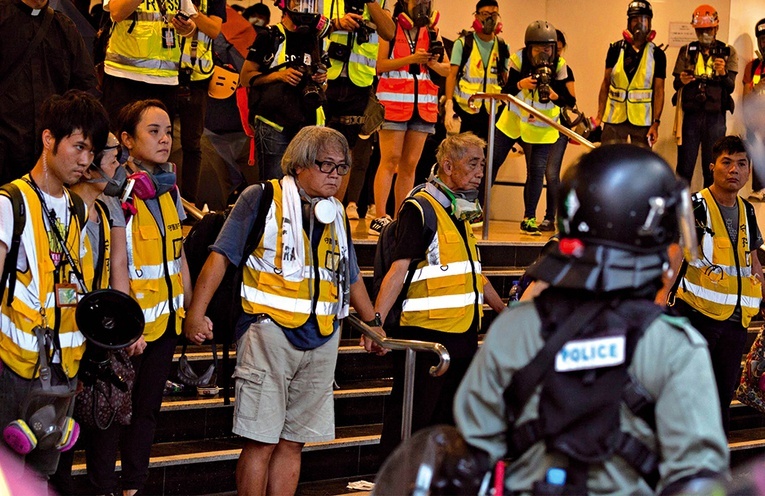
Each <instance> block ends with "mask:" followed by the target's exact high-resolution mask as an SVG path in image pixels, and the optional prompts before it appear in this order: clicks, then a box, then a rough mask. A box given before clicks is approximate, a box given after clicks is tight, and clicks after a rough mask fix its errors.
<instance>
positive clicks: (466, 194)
mask: <svg viewBox="0 0 765 496" xmlns="http://www.w3.org/2000/svg"><path fill="white" fill-rule="evenodd" d="M433 182H434V183H435V184H436V186H438V189H440V190H441V191H442V192H443V193H444V194H445V195H446V197H447V198H449V201H451V204H452V215H453V216H454V218H455V219H457V220H462V221H468V222H470V221H473V220H476V219H478V218H480V217H481V215H483V209H482V208H481V204H480V203H479V202H478V190H477V189H471V190H467V191H459V192H455V191H452V190H451V189H449V187H448V186H447V185H446V184H444V182H443V181H442V180H441V179H439V178H438V177H435V178H434V179H433Z"/></svg>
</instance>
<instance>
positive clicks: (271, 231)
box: [242, 179, 348, 336]
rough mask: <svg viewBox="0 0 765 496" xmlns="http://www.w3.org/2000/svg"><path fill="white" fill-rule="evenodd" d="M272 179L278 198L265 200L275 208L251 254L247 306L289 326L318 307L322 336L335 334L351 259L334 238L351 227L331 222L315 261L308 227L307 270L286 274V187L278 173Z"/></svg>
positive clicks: (244, 283) (245, 275) (247, 267)
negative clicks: (343, 273) (343, 270)
mask: <svg viewBox="0 0 765 496" xmlns="http://www.w3.org/2000/svg"><path fill="white" fill-rule="evenodd" d="M271 182H272V183H273V185H274V198H273V201H272V203H271V205H270V206H266V205H261V206H260V208H268V209H269V210H268V215H267V217H266V226H265V229H264V231H263V237H262V238H261V240H260V243H259V244H258V247H257V248H255V251H253V252H252V253H250V254H249V255H248V258H247V263H246V265H245V268H244V271H243V273H242V308H243V310H244V312H245V313H249V314H258V313H265V314H268V315H269V316H270V317H271V318H272V319H273V320H274V321H275V322H276V323H277V324H279V325H280V326H282V327H286V328H288V329H296V328H298V327H300V326H302V325H303V324H305V323H306V321H307V320H308V318H309V317H310V316H311V314H312V313H315V314H316V320H317V321H318V324H319V332H320V333H321V335H322V336H329V335H330V334H332V332H334V322H335V320H336V316H337V315H338V313H340V311H341V310H342V306H343V303H342V294H340V293H341V289H340V284H339V278H340V272H339V269H340V267H341V264H343V263H348V260H341V256H340V253H339V251H333V249H332V244H331V240H332V239H338V237H339V236H346V233H345V232H335V227H334V224H333V223H332V224H327V225H325V226H324V233H323V234H322V237H321V242H320V243H319V247H318V250H317V255H316V259H315V260H314V261H313V263H312V258H313V257H312V256H311V252H312V250H311V242H310V240H309V239H308V236H307V235H306V234H305V232H304V231H303V232H302V234H303V245H304V247H305V260H304V267H303V272H302V274H299V275H297V276H296V277H294V278H291V279H287V278H285V277H284V276H283V275H282V258H283V256H284V253H283V252H282V248H283V244H282V235H283V233H284V230H283V229H282V223H283V219H284V218H283V214H282V208H283V205H282V187H281V184H280V183H279V181H278V180H276V179H272V180H271ZM343 222H344V223H345V221H343ZM301 231H302V230H301ZM335 249H337V246H335ZM245 255H247V254H245ZM316 263H318V264H319V267H318V274H319V285H318V294H316V291H315V288H316V283H315V277H316V273H315V270H316V269H315V268H314V264H316ZM311 296H313V301H312V299H311Z"/></svg>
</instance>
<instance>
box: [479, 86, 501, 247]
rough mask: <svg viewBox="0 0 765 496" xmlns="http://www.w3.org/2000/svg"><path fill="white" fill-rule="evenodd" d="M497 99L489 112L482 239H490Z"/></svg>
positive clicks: (493, 100)
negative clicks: (490, 205) (490, 203)
mask: <svg viewBox="0 0 765 496" xmlns="http://www.w3.org/2000/svg"><path fill="white" fill-rule="evenodd" d="M496 114H497V100H495V99H494V98H492V99H491V110H490V112H489V135H488V136H489V143H488V148H489V149H488V152H487V156H486V175H485V176H484V178H483V180H484V184H485V187H484V194H483V231H482V233H481V239H489V218H490V217H491V216H490V215H489V208H490V207H489V202H491V186H492V182H493V181H492V180H491V178H492V176H494V125H495V124H496V119H497V118H496Z"/></svg>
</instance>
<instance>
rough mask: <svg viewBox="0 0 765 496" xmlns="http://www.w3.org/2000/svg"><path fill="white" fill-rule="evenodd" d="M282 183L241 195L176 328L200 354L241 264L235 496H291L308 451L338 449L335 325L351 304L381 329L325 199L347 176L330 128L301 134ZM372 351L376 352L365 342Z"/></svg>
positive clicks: (340, 214) (339, 211)
mask: <svg viewBox="0 0 765 496" xmlns="http://www.w3.org/2000/svg"><path fill="white" fill-rule="evenodd" d="M282 163H283V171H284V177H283V178H282V179H281V180H277V179H273V180H271V181H270V183H271V186H272V187H273V197H272V200H271V202H270V204H266V203H265V202H263V201H262V200H263V197H264V196H263V195H264V189H263V187H262V186H261V185H254V186H252V187H250V188H247V189H246V190H244V192H242V195H241V196H240V197H239V200H237V202H236V205H235V206H234V209H233V210H232V211H231V214H230V215H229V216H228V218H227V219H226V223H225V224H224V226H223V229H222V230H221V232H220V235H219V236H218V239H217V240H216V241H215V244H214V245H213V246H212V248H211V253H210V256H209V257H208V259H207V262H206V263H205V265H204V267H203V268H202V271H201V273H200V275H199V278H198V279H197V286H196V291H195V292H194V296H193V298H192V301H191V306H190V308H189V311H188V315H187V317H186V321H185V324H184V333H185V334H186V337H187V338H188V339H190V340H192V341H194V342H196V343H201V342H202V341H204V340H205V339H206V338H212V335H213V334H212V330H211V329H210V328H209V327H208V324H207V323H206V320H205V312H206V311H207V306H208V305H209V303H210V299H211V297H212V295H213V293H214V292H215V290H216V289H217V287H218V285H220V282H221V280H222V278H223V275H224V273H225V271H226V267H227V266H228V265H229V264H230V263H232V264H236V265H239V264H240V262H241V260H242V258H243V257H246V259H247V262H246V265H245V266H244V269H243V274H242V291H241V294H242V309H243V310H244V312H243V314H242V317H241V319H240V320H239V323H238V325H237V328H236V336H237V340H238V341H237V350H238V351H237V357H236V360H237V364H236V370H235V371H234V377H236V406H235V409H234V410H235V414H234V429H233V430H234V433H235V434H238V435H240V436H243V437H244V438H246V440H245V445H244V448H243V450H242V454H241V455H240V457H239V464H238V465H237V473H236V481H237V489H238V494H240V495H242V496H250V495H256V496H260V495H262V494H294V492H295V490H296V489H297V482H298V476H299V474H300V455H301V450H302V448H303V445H304V444H305V443H307V442H318V441H329V440H332V439H334V437H335V430H334V407H333V399H332V382H333V378H334V373H335V362H336V360H337V346H338V342H339V339H340V336H339V335H340V333H339V331H338V327H339V324H340V319H342V318H344V317H345V316H346V315H348V304H349V303H350V304H351V305H353V307H354V309H355V310H356V312H357V313H358V315H359V318H361V319H362V320H364V321H367V322H368V323H369V325H370V326H373V327H374V328H376V330H377V332H379V333H381V334H383V335H384V333H383V331H382V329H381V328H380V327H379V326H380V323H379V319H378V318H377V317H376V316H375V313H374V309H373V307H372V303H371V302H370V301H369V296H368V295H367V290H366V287H365V286H364V281H363V280H362V279H361V277H359V270H358V264H357V263H356V253H355V250H354V248H353V243H352V242H351V238H350V231H349V230H348V227H347V226H348V224H347V219H346V218H345V210H344V209H343V205H342V204H341V203H340V202H339V201H338V200H336V199H335V198H333V195H334V194H335V193H336V192H337V188H338V187H339V186H340V177H341V176H343V175H345V174H347V173H348V171H349V170H350V154H349V150H348V142H347V141H346V140H345V138H344V137H343V135H342V134H340V133H339V132H338V131H335V130H334V129H329V128H325V127H318V126H306V127H304V128H303V129H301V130H300V131H299V132H298V133H297V135H296V136H295V138H294V139H293V140H292V142H291V143H290V145H289V146H288V147H287V150H286V151H285V153H284V161H283V162H282ZM260 209H268V216H267V217H266V220H265V226H264V228H263V229H264V230H263V235H262V238H261V239H260V241H259V243H258V246H257V247H256V248H255V250H254V251H253V252H252V253H243V250H244V247H245V243H246V239H247V236H246V235H243V233H247V232H250V230H251V229H253V224H254V222H255V220H256V219H257V217H258V212H259V211H260ZM365 346H367V350H368V351H376V352H382V351H383V350H380V349H377V348H374V347H373V346H372V343H369V342H367V343H365Z"/></svg>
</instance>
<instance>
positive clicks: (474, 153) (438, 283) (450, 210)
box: [375, 133, 504, 453]
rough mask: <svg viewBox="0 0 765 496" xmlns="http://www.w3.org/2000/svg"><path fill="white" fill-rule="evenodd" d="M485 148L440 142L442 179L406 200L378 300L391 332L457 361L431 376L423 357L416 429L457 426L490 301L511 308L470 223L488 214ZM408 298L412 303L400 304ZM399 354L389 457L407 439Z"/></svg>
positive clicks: (388, 418)
mask: <svg viewBox="0 0 765 496" xmlns="http://www.w3.org/2000/svg"><path fill="white" fill-rule="evenodd" d="M485 147H486V142H485V141H484V140H482V139H481V138H479V137H477V136H475V135H474V134H472V133H462V134H457V135H452V136H448V137H447V138H446V139H445V140H444V141H443V142H442V143H441V145H439V148H438V151H437V152H436V158H437V160H438V172H437V175H436V177H434V178H432V179H431V180H430V181H429V182H427V183H426V184H425V185H423V186H422V187H420V188H419V191H418V192H417V193H416V194H415V196H414V197H410V198H409V199H407V200H405V201H404V203H403V205H402V207H401V210H400V211H399V213H398V216H397V219H398V220H397V222H398V226H397V227H396V240H397V242H396V245H395V248H394V251H393V257H392V258H393V263H392V264H391V267H390V269H389V271H388V273H387V274H386V275H385V278H384V279H383V281H382V285H381V286H380V291H379V293H378V295H377V300H376V302H375V310H376V311H377V312H378V313H379V314H380V316H381V318H382V320H383V322H386V327H387V326H388V324H390V328H388V331H387V332H388V333H389V334H390V335H392V336H394V335H395V336H396V337H398V338H401V339H416V340H421V341H430V342H436V343H441V344H443V345H444V346H446V349H447V350H448V351H449V355H450V357H451V362H450V365H449V370H448V371H447V372H446V374H444V375H443V376H441V377H431V376H430V374H429V373H428V369H429V368H430V366H431V365H432V363H429V361H428V360H425V359H423V360H417V364H416V366H417V370H416V372H415V390H416V391H417V395H416V397H415V398H414V402H415V403H414V411H413V417H412V429H413V430H418V429H421V428H423V427H427V426H429V425H435V424H452V425H453V424H454V419H453V417H452V410H451V404H452V400H453V398H454V394H455V392H456V391H457V386H458V385H459V383H460V380H461V379H462V376H463V374H464V373H465V370H467V367H468V365H469V364H470V361H471V360H472V358H473V355H474V354H475V352H476V350H477V348H478V332H479V331H480V329H481V319H482V317H483V303H484V302H486V303H488V304H489V305H490V306H491V308H492V309H493V310H494V311H495V312H497V313H499V312H501V311H502V310H503V309H504V304H503V303H502V300H501V299H500V297H499V295H498V294H497V292H496V291H495V290H494V288H493V287H492V285H491V283H490V282H489V280H488V279H487V278H486V277H485V276H483V275H482V274H481V259H480V256H479V253H478V247H477V245H476V238H475V236H474V235H473V230H472V229H471V227H470V221H471V220H473V219H475V218H477V217H478V216H480V215H481V214H482V212H481V207H480V204H479V203H478V202H477V198H476V197H477V195H478V186H479V185H480V184H481V180H482V179H483V172H484V166H485V163H486V158H485V156H484V149H485ZM423 203H424V204H423ZM425 208H428V210H430V211H431V212H435V226H431V225H429V224H430V222H428V221H427V220H426V219H428V218H429V217H430V216H429V215H427V214H425V211H424V209H425ZM434 228H435V229H434ZM412 273H413V274H414V275H413V276H412V277H411V280H410V281H409V282H408V283H407V278H408V276H411V275H412ZM402 293H403V294H404V296H405V299H404V300H403V302H402V303H401V305H400V306H398V305H396V302H397V301H398V298H399V295H401V294H402ZM389 314H390V315H389ZM386 319H387V321H386ZM394 353H395V354H394V362H395V364H396V368H395V372H394V379H393V381H394V382H393V392H392V394H391V399H390V401H389V404H388V406H387V407H386V415H385V421H384V423H383V434H382V441H381V443H382V449H383V452H385V453H388V452H390V451H391V450H392V449H393V448H394V447H395V446H396V445H397V444H398V442H399V441H400V440H401V408H402V406H403V386H404V375H403V371H404V361H405V358H404V356H403V352H394Z"/></svg>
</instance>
